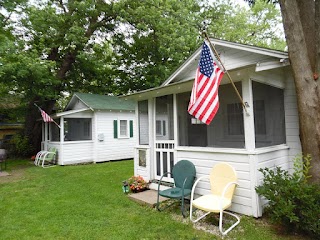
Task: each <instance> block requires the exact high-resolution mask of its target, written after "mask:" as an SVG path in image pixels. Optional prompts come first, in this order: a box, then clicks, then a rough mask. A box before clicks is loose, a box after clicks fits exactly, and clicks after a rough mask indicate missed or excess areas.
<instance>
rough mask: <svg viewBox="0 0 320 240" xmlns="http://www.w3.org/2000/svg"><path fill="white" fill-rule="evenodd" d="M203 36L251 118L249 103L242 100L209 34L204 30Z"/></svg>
mask: <svg viewBox="0 0 320 240" xmlns="http://www.w3.org/2000/svg"><path fill="white" fill-rule="evenodd" d="M202 34H203V35H204V37H205V39H206V40H207V41H208V43H209V46H210V48H211V50H212V51H213V53H214V55H215V57H216V58H217V60H218V61H219V63H220V65H221V66H222V67H223V71H224V72H225V73H226V74H227V76H228V78H229V80H230V82H231V85H232V87H233V88H234V90H235V92H236V94H237V95H238V97H239V99H240V102H241V105H242V107H243V109H244V110H245V112H246V115H247V116H250V114H249V112H248V110H247V108H249V107H250V105H249V103H248V102H244V101H243V99H242V97H241V95H240V93H239V91H238V89H237V87H236V85H235V84H234V82H233V80H232V78H231V76H230V74H229V72H228V71H227V69H226V68H225V66H224V65H223V63H222V62H221V59H220V56H219V53H218V52H217V50H216V49H215V47H214V46H213V44H212V43H211V41H210V39H209V37H208V34H207V32H206V31H205V30H203V31H202Z"/></svg>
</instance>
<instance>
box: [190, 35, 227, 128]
mask: <svg viewBox="0 0 320 240" xmlns="http://www.w3.org/2000/svg"><path fill="white" fill-rule="evenodd" d="M217 63H218V61H217V60H216V58H215V57H214V54H213V52H212V51H211V49H210V47H209V46H208V43H207V42H206V41H205V42H204V43H203V46H202V50H201V55H200V60H199V65H198V68H197V72H196V77H195V80H194V84H193V88H192V92H191V96H190V102H189V107H188V112H189V113H190V114H191V115H193V116H194V117H195V118H197V119H199V120H200V121H201V122H203V123H205V124H207V125H209V124H210V122H211V121H212V119H213V118H214V116H215V115H216V113H217V111H218V109H219V96H218V88H219V85H220V82H221V79H222V77H223V75H224V72H223V71H222V70H221V69H220V67H219V66H218V64H217Z"/></svg>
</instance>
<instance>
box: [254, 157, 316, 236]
mask: <svg viewBox="0 0 320 240" xmlns="http://www.w3.org/2000/svg"><path fill="white" fill-rule="evenodd" d="M310 161H311V157H310V155H307V156H305V157H303V156H298V157H296V158H295V159H294V173H293V174H289V172H288V171H285V170H283V169H281V168H280V167H276V168H275V169H268V168H264V169H260V170H259V171H260V172H262V174H263V176H264V179H263V183H262V185H261V186H258V187H256V191H257V193H258V194H259V195H261V196H264V197H265V198H266V199H268V200H269V202H268V206H267V207H266V209H265V210H266V212H267V213H268V214H269V216H270V219H271V220H272V222H274V223H277V224H281V225H282V226H284V227H285V229H286V230H287V231H290V230H291V229H295V230H296V231H300V232H305V233H307V234H309V235H311V236H313V237H315V238H317V239H318V238H319V237H320V220H319V219H320V208H319V205H320V186H319V185H317V184H311V183H308V182H307V179H308V178H309V177H310V175H308V172H309V169H310Z"/></svg>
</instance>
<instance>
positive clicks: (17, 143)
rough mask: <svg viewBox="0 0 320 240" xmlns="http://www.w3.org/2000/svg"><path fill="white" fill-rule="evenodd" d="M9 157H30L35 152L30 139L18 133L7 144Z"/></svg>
mask: <svg viewBox="0 0 320 240" xmlns="http://www.w3.org/2000/svg"><path fill="white" fill-rule="evenodd" d="M5 149H7V150H8V155H9V157H30V156H31V155H32V153H33V147H32V145H31V144H30V143H29V139H28V138H27V137H26V136H23V135H21V134H16V135H14V136H13V137H12V139H11V140H10V141H9V142H8V143H7V144H6V146H5Z"/></svg>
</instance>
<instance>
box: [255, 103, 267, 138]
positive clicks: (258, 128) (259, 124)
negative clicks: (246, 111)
mask: <svg viewBox="0 0 320 240" xmlns="http://www.w3.org/2000/svg"><path fill="white" fill-rule="evenodd" d="M253 112H254V120H255V122H254V131H255V134H256V135H257V134H258V135H265V134H266V113H265V107H264V100H256V101H253Z"/></svg>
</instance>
